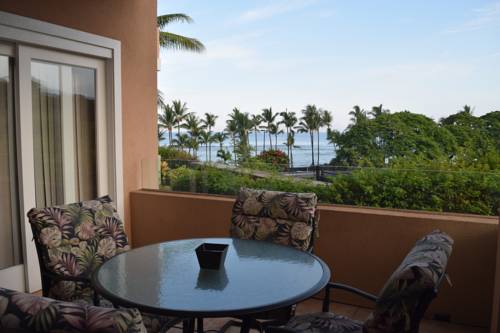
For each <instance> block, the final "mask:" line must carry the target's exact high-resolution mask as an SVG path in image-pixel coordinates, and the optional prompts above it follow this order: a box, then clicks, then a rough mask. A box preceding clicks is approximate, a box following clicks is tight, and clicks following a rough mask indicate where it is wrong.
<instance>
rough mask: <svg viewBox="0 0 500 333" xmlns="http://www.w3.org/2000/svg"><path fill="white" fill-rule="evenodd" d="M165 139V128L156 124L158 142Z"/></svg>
mask: <svg viewBox="0 0 500 333" xmlns="http://www.w3.org/2000/svg"><path fill="white" fill-rule="evenodd" d="M162 140H165V130H164V129H162V128H161V127H160V125H158V142H159V141H162Z"/></svg>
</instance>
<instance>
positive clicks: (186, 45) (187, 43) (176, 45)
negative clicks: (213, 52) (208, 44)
mask: <svg viewBox="0 0 500 333" xmlns="http://www.w3.org/2000/svg"><path fill="white" fill-rule="evenodd" d="M174 22H181V23H192V22H193V19H192V18H191V17H189V16H188V15H186V14H182V13H176V14H166V15H160V16H158V17H157V18H156V23H157V25H158V28H159V29H160V46H161V47H164V48H167V49H174V50H186V51H193V52H202V51H204V50H205V46H204V45H203V43H202V42H200V41H199V40H197V39H195V38H190V37H185V36H181V35H176V34H173V33H171V32H167V31H163V29H164V28H165V27H166V26H167V25H169V24H170V23H174Z"/></svg>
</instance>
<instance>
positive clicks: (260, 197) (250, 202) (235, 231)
mask: <svg viewBox="0 0 500 333" xmlns="http://www.w3.org/2000/svg"><path fill="white" fill-rule="evenodd" d="M317 202H318V198H317V197H316V194H314V193H286V192H275V191H263V190H254V189H248V188H242V189H241V190H240V192H239V194H238V197H237V198H236V202H235V203H234V206H233V213H232V218H231V230H230V233H231V236H232V237H235V238H241V239H253V240H262V241H270V242H273V243H277V244H281V245H286V246H291V247H294V248H296V249H299V250H302V251H308V252H311V251H312V250H313V246H314V238H315V236H317V234H318V222H319V211H318V210H317V208H316V205H317Z"/></svg>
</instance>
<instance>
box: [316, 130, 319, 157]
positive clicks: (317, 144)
mask: <svg viewBox="0 0 500 333" xmlns="http://www.w3.org/2000/svg"><path fill="white" fill-rule="evenodd" d="M316 133H317V138H318V142H316V149H317V150H318V156H316V158H317V161H318V163H316V165H319V129H318V130H317V131H316Z"/></svg>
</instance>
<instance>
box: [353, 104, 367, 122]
mask: <svg viewBox="0 0 500 333" xmlns="http://www.w3.org/2000/svg"><path fill="white" fill-rule="evenodd" d="M349 115H350V116H351V121H352V122H353V124H358V123H360V122H363V121H364V120H366V111H365V110H363V109H361V108H360V107H359V106H358V105H354V106H353V107H352V110H351V111H349ZM349 126H351V125H349Z"/></svg>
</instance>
